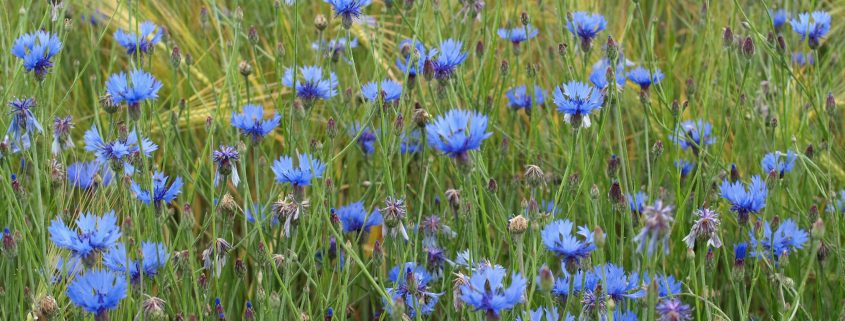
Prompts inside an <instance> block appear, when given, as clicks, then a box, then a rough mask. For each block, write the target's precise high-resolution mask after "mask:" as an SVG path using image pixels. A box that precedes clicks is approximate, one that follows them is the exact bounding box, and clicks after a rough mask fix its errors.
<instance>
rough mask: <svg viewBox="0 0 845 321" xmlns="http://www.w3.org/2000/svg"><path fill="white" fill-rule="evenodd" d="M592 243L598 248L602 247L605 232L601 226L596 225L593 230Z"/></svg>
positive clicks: (604, 241) (604, 240)
mask: <svg viewBox="0 0 845 321" xmlns="http://www.w3.org/2000/svg"><path fill="white" fill-rule="evenodd" d="M593 243H594V244H595V245H596V247H598V248H603V247H604V244H605V243H606V234H605V233H604V230H603V229H602V228H601V226H596V228H595V229H594V230H593Z"/></svg>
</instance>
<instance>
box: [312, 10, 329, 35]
mask: <svg viewBox="0 0 845 321" xmlns="http://www.w3.org/2000/svg"><path fill="white" fill-rule="evenodd" d="M328 25H329V22H328V20H326V16H324V15H322V14H318V15H317V16H316V17H314V27H316V28H317V30H318V31H320V32H322V31H323V30H326V27H328Z"/></svg>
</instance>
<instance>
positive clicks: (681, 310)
mask: <svg viewBox="0 0 845 321" xmlns="http://www.w3.org/2000/svg"><path fill="white" fill-rule="evenodd" d="M654 309H655V310H656V311H657V314H658V315H659V316H660V319H659V320H660V321H687V320H692V308H690V306H689V305H686V304H684V303H683V302H681V300H680V299H678V298H665V299H663V300H660V302H657V306H655V307H654Z"/></svg>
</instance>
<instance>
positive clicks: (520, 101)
mask: <svg viewBox="0 0 845 321" xmlns="http://www.w3.org/2000/svg"><path fill="white" fill-rule="evenodd" d="M505 95H506V96H507V97H508V106H509V107H511V108H514V109H525V111H527V112H530V111H531V108H532V107H534V104H537V105H538V106H541V105H543V104H545V103H546V91H545V90H543V88H540V86H537V85H534V97H533V98H532V97H531V95H530V94H529V93H528V89H527V88H526V87H525V86H517V87H514V88H513V89H511V90H508V91H507V92H506V93H505Z"/></svg>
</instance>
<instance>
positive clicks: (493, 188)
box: [487, 178, 499, 193]
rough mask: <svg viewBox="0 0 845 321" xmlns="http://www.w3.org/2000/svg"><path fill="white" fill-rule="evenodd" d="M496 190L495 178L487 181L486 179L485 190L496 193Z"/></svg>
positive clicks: (497, 184)
mask: <svg viewBox="0 0 845 321" xmlns="http://www.w3.org/2000/svg"><path fill="white" fill-rule="evenodd" d="M498 190H499V183H498V182H496V179H494V178H491V179H490V180H489V181H487V191H489V192H490V193H496V191H498Z"/></svg>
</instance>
